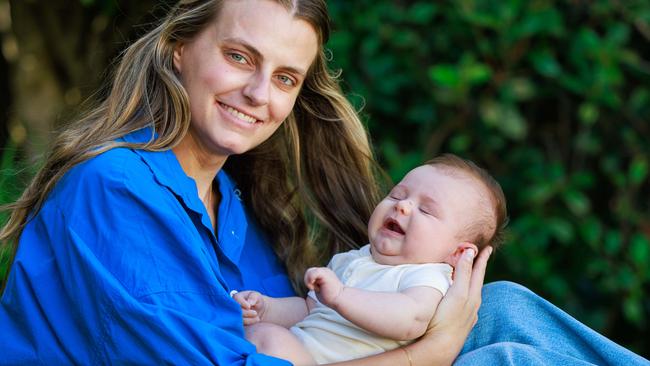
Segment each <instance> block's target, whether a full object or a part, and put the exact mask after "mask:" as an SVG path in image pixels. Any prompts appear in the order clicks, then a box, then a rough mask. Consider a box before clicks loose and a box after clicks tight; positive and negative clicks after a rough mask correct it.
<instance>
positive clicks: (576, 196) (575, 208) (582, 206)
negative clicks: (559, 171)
mask: <svg viewBox="0 0 650 366" xmlns="http://www.w3.org/2000/svg"><path fill="white" fill-rule="evenodd" d="M562 197H563V198H564V202H565V203H566V205H567V206H568V207H569V210H571V212H573V213H574V214H575V215H576V216H583V215H585V214H586V213H587V212H589V210H590V209H591V202H590V201H589V198H588V197H587V196H586V195H585V194H584V193H582V192H580V191H577V190H573V189H570V190H568V191H566V192H564V194H563V195H562Z"/></svg>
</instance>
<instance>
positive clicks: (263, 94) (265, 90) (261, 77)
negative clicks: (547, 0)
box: [243, 71, 271, 106]
mask: <svg viewBox="0 0 650 366" xmlns="http://www.w3.org/2000/svg"><path fill="white" fill-rule="evenodd" d="M270 80H271V78H270V77H269V76H268V75H265V73H264V72H261V71H259V72H255V73H254V74H253V75H251V77H250V78H249V79H248V82H247V83H246V86H245V87H244V90H243V94H244V96H245V97H246V99H248V100H249V102H250V103H251V105H254V106H260V105H265V104H267V103H268V102H269V93H270V91H269V88H270V86H271V82H270Z"/></svg>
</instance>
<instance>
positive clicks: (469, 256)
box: [465, 248, 476, 260]
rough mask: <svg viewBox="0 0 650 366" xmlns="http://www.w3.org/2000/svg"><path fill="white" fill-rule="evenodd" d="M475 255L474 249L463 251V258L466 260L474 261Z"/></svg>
mask: <svg viewBox="0 0 650 366" xmlns="http://www.w3.org/2000/svg"><path fill="white" fill-rule="evenodd" d="M475 255H476V252H475V251H474V249H472V248H468V249H467V250H465V258H467V259H468V260H472V259H474V256H475Z"/></svg>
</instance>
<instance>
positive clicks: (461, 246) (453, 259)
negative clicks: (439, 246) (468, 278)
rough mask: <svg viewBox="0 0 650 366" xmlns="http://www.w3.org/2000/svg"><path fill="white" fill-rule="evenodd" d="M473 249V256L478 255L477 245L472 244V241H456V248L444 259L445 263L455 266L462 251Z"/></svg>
mask: <svg viewBox="0 0 650 366" xmlns="http://www.w3.org/2000/svg"><path fill="white" fill-rule="evenodd" d="M470 249H472V250H474V256H476V255H478V247H477V246H476V245H474V244H473V243H470V242H463V243H458V245H457V246H456V249H455V250H454V251H453V253H451V254H450V255H449V257H447V259H445V263H447V264H449V265H451V266H452V267H454V268H456V264H458V261H459V260H460V257H461V256H462V255H463V253H464V252H465V251H466V250H470Z"/></svg>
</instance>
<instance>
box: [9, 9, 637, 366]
mask: <svg viewBox="0 0 650 366" xmlns="http://www.w3.org/2000/svg"><path fill="white" fill-rule="evenodd" d="M327 38H328V19H327V11H326V7H325V3H324V1H322V0H321V1H319V0H299V1H295V0H294V1H290V0H278V1H272V0H238V1H235V0H225V1H214V0H213V1H206V0H201V1H199V0H193V1H192V0H185V1H181V2H180V3H179V4H178V5H177V6H176V7H175V8H174V9H173V10H172V11H171V12H170V14H169V16H168V17H167V18H166V19H165V21H164V22H163V23H162V24H161V25H160V26H158V27H157V28H155V29H154V30H152V31H151V32H149V33H147V34H146V35H144V36H143V37H142V38H140V39H139V40H138V41H137V42H135V43H134V44H133V45H132V46H130V47H129V48H128V50H127V51H126V52H125V53H124V56H123V58H122V60H121V62H120V64H119V68H118V70H117V72H116V74H115V77H114V81H113V85H112V89H111V92H110V95H109V96H108V97H107V99H106V100H105V101H103V102H102V103H101V104H100V105H99V106H98V107H97V108H95V109H93V110H92V111H91V112H90V113H88V114H87V115H85V116H83V118H81V119H80V120H79V121H78V122H77V123H76V124H74V125H72V126H71V127H69V128H68V129H67V130H66V131H64V132H63V133H62V134H61V135H60V136H59V137H58V139H57V140H56V142H55V144H54V148H53V152H52V153H51V155H50V156H49V157H48V159H47V161H46V163H45V165H44V167H43V168H42V169H41V171H40V172H39V174H38V175H37V176H36V177H35V178H34V181H33V182H32V183H31V185H30V186H29V187H28V188H27V190H26V191H25V193H24V194H23V196H22V197H21V198H20V200H19V201H18V202H16V204H14V205H13V211H12V215H11V218H10V221H9V222H8V224H7V226H6V227H5V228H4V229H3V231H2V233H1V234H0V240H2V241H5V240H11V241H17V242H18V245H17V251H16V255H15V259H14V263H13V265H12V268H11V271H10V275H9V278H8V281H7V284H6V287H5V289H4V292H3V295H2V301H1V304H0V305H1V307H0V332H2V334H3V335H5V339H10V341H5V342H3V344H2V345H0V355H2V360H1V361H0V362H3V363H7V364H39V363H43V364H70V363H75V364H91V363H93V364H94V363H100V364H104V363H116V364H122V363H130V364H153V363H155V364H160V363H170V364H221V365H230V364H247V365H257V364H264V365H271V364H286V362H284V361H281V360H278V359H273V358H270V357H267V356H264V355H261V354H257V353H255V349H254V347H253V346H252V345H251V344H249V343H248V342H246V341H245V339H244V333H243V327H242V322H241V314H240V310H239V306H238V305H237V304H236V303H235V302H234V301H232V300H231V298H230V296H229V293H230V292H231V291H232V290H237V289H242V288H246V289H253V290H258V291H261V292H264V293H267V294H269V295H272V296H286V295H290V294H292V293H293V291H294V289H293V288H292V284H293V287H294V288H296V289H298V288H299V287H300V283H299V281H298V279H299V278H300V277H301V276H302V271H303V270H304V268H306V267H307V266H310V265H312V264H314V263H316V262H318V261H319V260H322V259H323V258H325V257H329V256H330V255H331V254H332V253H335V252H338V251H340V250H341V249H344V248H347V247H349V246H351V245H354V244H353V243H362V242H364V241H365V240H366V232H365V230H366V229H365V222H366V221H367V219H368V217H369V215H370V213H371V211H372V207H373V205H374V203H375V201H376V197H377V188H376V185H375V184H374V183H373V182H374V179H373V173H372V171H373V168H372V167H373V160H372V155H371V151H370V147H369V144H368V140H367V136H366V133H365V131H364V129H363V127H362V124H361V123H360V122H359V119H358V117H357V116H356V115H355V112H354V110H353V109H352V107H351V106H350V104H349V103H348V102H347V101H346V100H345V98H344V97H343V95H342V94H341V92H340V90H339V88H338V86H337V83H336V80H335V79H334V78H333V77H332V76H331V75H330V74H329V72H328V70H327V68H326V64H325V57H324V54H323V44H324V43H325V42H326V41H327ZM308 223H315V224H316V225H315V226H316V227H317V228H320V229H319V230H318V231H310V229H309V228H310V227H312V225H308ZM314 243H319V244H321V245H322V244H326V245H327V246H326V247H316V246H315V244H314ZM468 252H469V251H468ZM489 254H490V251H489V250H487V251H483V252H482V253H480V254H479V255H478V256H477V259H476V261H474V265H473V266H472V260H473V253H468V255H466V257H465V260H464V261H462V263H461V264H460V265H459V268H458V270H457V271H458V273H457V276H456V281H455V283H454V285H453V286H452V287H451V288H450V290H449V292H448V295H447V297H446V298H445V299H444V300H443V301H442V302H441V304H440V306H439V308H438V311H437V312H436V315H435V316H434V319H433V320H432V325H431V329H430V331H429V332H428V333H427V335H426V336H425V337H423V338H422V339H421V340H420V341H418V342H416V343H414V344H412V345H410V346H409V347H408V348H403V349H398V350H394V351H391V352H388V353H384V354H381V355H377V356H374V357H372V358H367V359H363V360H356V361H352V362H351V363H350V364H355V365H363V364H368V365H370V364H372V365H381V364H385V365H399V364H402V365H406V364H412V365H425V364H449V363H451V362H452V361H453V360H454V358H455V357H456V356H457V354H458V352H459V351H460V349H461V347H463V344H464V342H465V338H466V337H467V334H468V333H469V331H470V329H471V328H472V326H473V324H474V323H475V322H476V312H477V310H478V306H479V305H478V304H479V303H480V299H481V293H480V291H481V287H482V282H483V276H484V271H485V266H486V262H487V259H488V257H489ZM285 268H286V269H287V270H288V271H289V276H287V274H286V272H285ZM290 278H291V280H290ZM490 288H492V289H493V290H490ZM487 291H492V292H494V291H501V292H506V293H507V294H508V295H502V294H497V295H496V296H510V294H513V295H512V296H516V294H517V293H518V294H520V296H519V298H520V299H521V300H518V302H517V304H521V305H517V306H523V310H526V311H528V312H529V313H532V314H538V313H539V314H542V310H541V309H539V306H538V305H537V303H538V302H541V301H542V300H541V299H539V298H537V297H536V296H535V295H533V294H531V293H529V292H526V291H525V290H519V289H518V288H516V287H515V286H514V285H509V284H505V285H503V284H502V285H497V286H492V287H486V292H487ZM485 297H486V302H487V301H489V300H491V299H492V298H494V297H495V295H492V294H490V293H486V295H485ZM524 301H527V302H524ZM514 309H516V308H515V305H510V306H505V309H501V308H496V307H486V306H484V307H483V309H482V311H483V312H485V313H486V314H485V315H482V316H481V323H479V324H478V327H477V329H476V330H475V332H474V333H473V334H476V336H473V337H472V338H470V341H469V342H468V343H467V345H466V346H465V347H466V349H465V354H466V355H469V356H471V355H472V354H480V353H482V351H481V350H485V351H484V352H485V355H496V356H494V357H497V356H499V355H502V354H512V353H513V352H515V351H516V352H518V353H517V354H519V355H524V357H525V356H526V355H528V354H533V353H534V352H537V353H539V354H542V355H544V354H545V352H546V351H545V348H544V347H545V346H546V344H547V343H544V342H546V338H553V337H559V336H558V335H556V334H554V333H553V332H552V331H550V330H549V331H547V332H545V333H544V337H542V336H539V337H533V338H532V339H529V340H528V342H522V347H523V346H524V345H525V347H530V350H529V349H528V348H526V349H524V350H521V349H518V348H517V349H515V351H512V350H513V349H514V348H513V347H508V346H507V344H502V343H499V342H502V341H503V340H513V339H514V337H518V336H520V335H521V334H525V332H513V331H510V330H503V331H498V332H496V331H490V328H491V325H490V324H491V323H490V322H489V321H490V320H489V319H498V316H499V314H501V313H505V314H506V316H509V315H510V314H509V313H515V312H517V311H515V310H514ZM549 309H550V310H547V311H546V313H548V314H555V313H559V311H558V310H556V309H554V308H549ZM504 310H505V311H504ZM523 310H521V311H518V312H519V313H521V312H523ZM546 313H545V314H546ZM483 318H486V319H488V320H485V321H484V320H483ZM524 324H526V323H524ZM542 324H544V325H546V327H547V328H548V329H555V328H558V327H559V326H561V325H564V324H565V323H563V322H559V321H555V320H551V319H545V320H542ZM558 329H559V328H558ZM523 330H524V331H527V330H528V329H527V328H524V329H523ZM583 330H584V328H583V326H581V325H579V324H576V325H574V326H571V327H570V328H569V329H568V330H567V332H568V334H571V335H572V337H575V338H576V341H575V342H570V344H568V345H567V346H566V347H567V348H571V349H573V348H576V349H577V348H579V346H580V342H585V341H583V338H582V337H580V336H576V335H575V332H576V331H581V332H582V331H583ZM598 337H599V336H598ZM598 337H596V338H597V341H598V342H600V343H598V345H599V347H602V345H607V347H606V349H605V351H604V352H602V354H607V353H615V354H614V356H613V357H614V358H610V359H608V360H613V361H622V360H632V359H633V357H634V355H629V354H628V353H626V351H625V350H622V349H619V348H617V347H618V346H616V345H614V344H611V342H609V341H607V340H606V339H603V338H602V337H600V338H598ZM538 340H539V342H538ZM586 342H590V343H589V344H595V343H591V341H586ZM594 342H595V341H594ZM612 350H614V351H616V352H614V351H612ZM567 353H568V354H570V355H578V352H577V351H576V352H570V351H567ZM600 356H601V353H595V356H593V357H600ZM483 357H487V356H483ZM575 357H582V356H581V354H580V355H578V356H575ZM585 357H586V356H585ZM624 357H627V358H624ZM470 360H471V359H470ZM585 360H589V361H592V362H595V361H593V360H596V361H599V360H601V359H598V358H585ZM461 361H462V358H461Z"/></svg>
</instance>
